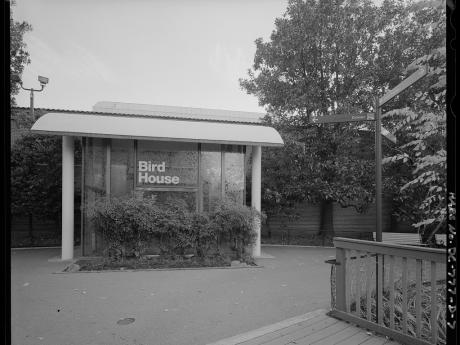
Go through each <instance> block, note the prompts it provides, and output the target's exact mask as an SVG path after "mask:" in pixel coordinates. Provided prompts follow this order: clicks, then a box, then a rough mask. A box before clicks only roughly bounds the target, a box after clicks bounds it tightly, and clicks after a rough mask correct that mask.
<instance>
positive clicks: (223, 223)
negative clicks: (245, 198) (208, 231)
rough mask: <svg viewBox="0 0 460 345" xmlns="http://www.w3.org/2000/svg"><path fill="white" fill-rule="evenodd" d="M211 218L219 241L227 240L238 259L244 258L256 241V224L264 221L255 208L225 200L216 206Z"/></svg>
mask: <svg viewBox="0 0 460 345" xmlns="http://www.w3.org/2000/svg"><path fill="white" fill-rule="evenodd" d="M210 218H211V223H212V226H213V227H215V232H216V235H217V239H218V241H219V242H220V241H222V240H227V241H228V242H229V243H230V244H231V247H232V249H233V250H235V252H236V254H237V258H239V259H242V258H244V257H245V256H246V255H245V254H246V249H247V247H248V246H251V245H253V244H254V242H255V239H256V232H255V231H254V222H255V221H259V222H260V221H262V214H261V213H260V212H258V211H257V210H256V209H254V208H250V207H247V206H245V205H242V204H238V203H235V202H233V201H230V200H224V201H220V202H218V203H217V204H216V207H215V209H214V211H213V212H212V213H211V215H210Z"/></svg>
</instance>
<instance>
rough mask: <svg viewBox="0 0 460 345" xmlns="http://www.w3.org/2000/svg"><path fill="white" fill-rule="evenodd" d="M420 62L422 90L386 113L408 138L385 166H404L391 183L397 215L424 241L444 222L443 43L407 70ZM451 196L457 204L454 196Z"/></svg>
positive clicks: (445, 190)
mask: <svg viewBox="0 0 460 345" xmlns="http://www.w3.org/2000/svg"><path fill="white" fill-rule="evenodd" d="M441 25H442V24H441ZM421 65H424V66H429V73H428V76H427V81H426V82H425V85H426V86H425V89H424V90H423V91H419V92H417V93H416V95H415V97H414V98H415V99H414V102H413V104H412V105H411V106H410V107H406V108H402V109H395V110H392V111H389V112H388V113H386V114H385V115H386V117H388V118H392V120H393V121H396V126H395V131H397V132H403V133H405V134H406V135H405V137H406V138H407V140H405V141H403V142H402V143H401V144H400V145H399V147H397V148H395V150H394V152H393V155H391V156H389V157H387V158H385V159H384V163H385V164H387V165H388V169H394V168H398V166H403V167H405V168H406V169H405V171H406V173H405V174H401V175H399V177H400V179H399V183H398V184H394V188H395V189H397V192H398V199H399V201H400V208H399V216H400V217H401V218H404V219H408V220H410V221H411V222H412V224H413V226H414V227H415V228H416V229H417V230H418V232H419V233H420V235H421V237H422V241H423V242H424V243H426V242H428V243H429V242H434V237H433V236H434V235H435V234H436V233H437V232H440V231H441V230H445V227H446V225H447V204H448V202H447V201H448V195H447V185H446V179H447V171H446V169H447V164H446V103H445V96H446V50H445V47H440V48H438V49H436V50H434V51H433V52H432V53H431V54H428V55H425V56H423V57H421V58H420V59H417V60H416V61H415V62H414V63H413V64H412V65H411V66H410V68H409V70H411V69H413V68H416V67H420V66H421ZM451 199H452V200H453V202H455V195H452V196H451Z"/></svg>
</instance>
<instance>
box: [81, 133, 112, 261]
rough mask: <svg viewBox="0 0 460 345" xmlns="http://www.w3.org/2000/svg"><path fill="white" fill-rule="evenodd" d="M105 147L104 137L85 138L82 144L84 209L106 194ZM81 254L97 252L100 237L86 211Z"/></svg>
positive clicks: (100, 247)
mask: <svg viewBox="0 0 460 345" xmlns="http://www.w3.org/2000/svg"><path fill="white" fill-rule="evenodd" d="M106 162H107V147H106V142H105V141H104V139H100V138H85V145H84V209H85V210H87V209H91V207H92V205H94V202H95V201H96V200H97V199H98V198H103V197H105V196H106V185H105V182H106ZM82 245H83V254H84V255H90V254H95V253H98V252H99V251H100V250H101V249H102V237H101V236H99V235H98V234H96V232H95V228H94V223H93V221H92V219H91V217H90V216H89V215H88V213H87V212H86V211H85V212H84V214H83V240H82Z"/></svg>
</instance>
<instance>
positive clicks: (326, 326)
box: [243, 319, 347, 345]
mask: <svg viewBox="0 0 460 345" xmlns="http://www.w3.org/2000/svg"><path fill="white" fill-rule="evenodd" d="M336 321H337V322H336ZM346 327H347V325H346V323H342V322H341V321H339V320H329V319H325V320H323V321H321V322H317V323H315V324H312V325H310V326H308V327H303V328H301V329H299V330H296V331H295V332H291V333H288V334H283V335H282V336H281V337H279V338H276V339H273V340H271V341H268V342H265V343H262V344H263V345H282V344H283V345H284V344H289V343H292V342H293V341H295V343H296V344H303V343H302V342H301V339H305V338H308V337H310V339H313V340H314V339H317V340H318V339H322V337H324V336H325V335H327V334H330V333H336V332H338V331H340V330H342V329H343V328H346ZM313 340H311V341H313ZM243 344H244V343H243Z"/></svg>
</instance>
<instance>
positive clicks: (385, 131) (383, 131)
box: [358, 126, 396, 144]
mask: <svg viewBox="0 0 460 345" xmlns="http://www.w3.org/2000/svg"><path fill="white" fill-rule="evenodd" d="M380 128H381V133H380V134H382V135H383V136H384V137H385V138H387V139H388V140H390V141H392V142H393V143H394V144H396V137H395V136H394V135H393V133H390V132H389V131H388V129H386V128H385V127H383V126H380ZM358 129H359V130H360V131H364V132H370V131H371V130H370V129H367V128H366V127H364V126H363V127H359V128H358Z"/></svg>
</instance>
